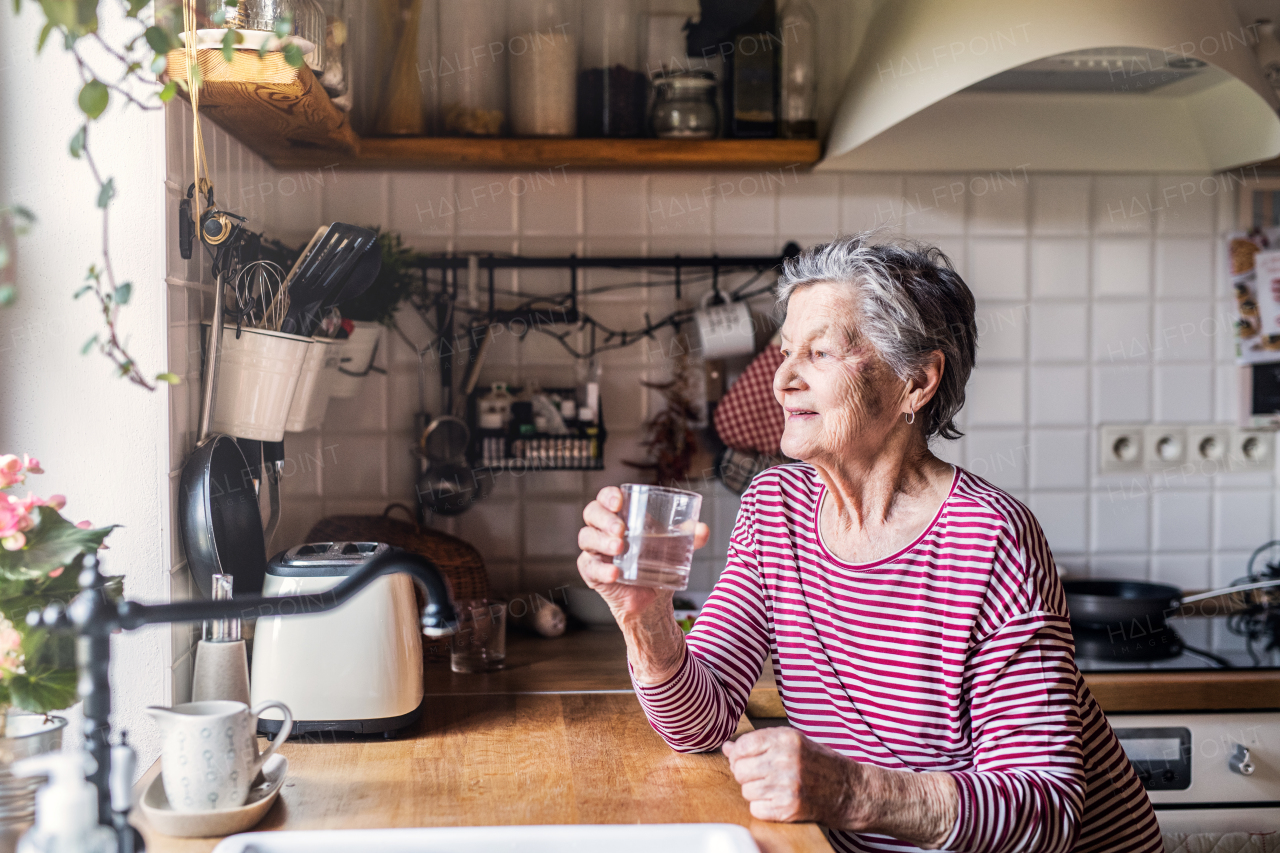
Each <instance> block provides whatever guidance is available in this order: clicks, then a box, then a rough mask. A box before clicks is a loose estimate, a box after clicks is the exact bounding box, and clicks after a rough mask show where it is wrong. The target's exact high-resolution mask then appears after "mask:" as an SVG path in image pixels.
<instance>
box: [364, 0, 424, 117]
mask: <svg viewBox="0 0 1280 853" xmlns="http://www.w3.org/2000/svg"><path fill="white" fill-rule="evenodd" d="M422 7H423V0H379V3H378V8H379V11H380V12H381V31H382V33H383V37H382V38H380V41H381V42H382V43H383V44H384V45H386V46H387V47H388V48H389V50H390V60H391V65H390V70H389V71H388V74H387V77H386V84H385V86H384V87H383V89H382V97H381V99H380V100H379V108H378V117H377V120H376V121H375V122H374V132H376V133H378V134H381V135H386V136H421V135H422V134H424V133H426V130H427V116H426V113H425V112H424V110H423V108H422V107H423V103H422V85H421V83H420V82H419V80H418V68H419V65H418V29H419V24H420V23H421V20H422Z"/></svg>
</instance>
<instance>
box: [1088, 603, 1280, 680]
mask: <svg viewBox="0 0 1280 853" xmlns="http://www.w3.org/2000/svg"><path fill="white" fill-rule="evenodd" d="M1271 630H1272V629H1271V627H1270V625H1269V624H1268V623H1267V622H1264V621H1260V620H1257V619H1252V620H1251V619H1247V618H1246V617H1244V616H1241V615H1235V616H1215V617H1205V616H1192V617H1182V616H1173V617H1170V618H1169V619H1167V620H1160V619H1143V620H1138V619H1135V620H1132V621H1131V622H1130V623H1129V624H1116V625H1112V626H1107V627H1105V628H1102V627H1098V628H1093V627H1084V626H1079V625H1073V626H1072V633H1074V635H1075V640H1076V665H1077V666H1079V667H1080V671H1081V672H1151V671H1160V672H1187V671H1196V670H1223V669H1250V670H1276V671H1277V673H1280V649H1268V648H1267V646H1268V645H1269V644H1270V642H1271V636H1272V634H1271ZM1250 636H1252V640H1250Z"/></svg>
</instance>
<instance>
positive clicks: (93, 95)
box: [78, 80, 111, 119]
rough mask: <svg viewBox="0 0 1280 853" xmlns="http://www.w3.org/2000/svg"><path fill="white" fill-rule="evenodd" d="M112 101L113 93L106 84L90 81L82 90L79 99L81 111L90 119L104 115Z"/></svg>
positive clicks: (99, 81)
mask: <svg viewBox="0 0 1280 853" xmlns="http://www.w3.org/2000/svg"><path fill="white" fill-rule="evenodd" d="M110 100H111V92H110V91H108V90H107V86H106V84H105V83H103V82H102V81H101V80H90V81H89V82H88V83H85V84H84V88H82V89H81V90H80V97H79V99H78V101H79V104H80V111H81V112H82V113H84V114H85V115H87V116H88V117H89V118H90V119H95V118H97V117H98V116H100V115H102V113H103V111H104V110H106V108H107V104H108V103H109V102H110Z"/></svg>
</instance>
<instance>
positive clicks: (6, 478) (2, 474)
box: [0, 453, 27, 489]
mask: <svg viewBox="0 0 1280 853" xmlns="http://www.w3.org/2000/svg"><path fill="white" fill-rule="evenodd" d="M22 467H23V466H22V460H21V459H19V458H18V457H16V456H14V455H13V454H12V453H10V454H7V455H5V456H0V489H7V488H9V487H10V486H13V485H16V484H18V483H21V482H23V481H25V480H26V479H27V478H26V476H24V475H23V473H22Z"/></svg>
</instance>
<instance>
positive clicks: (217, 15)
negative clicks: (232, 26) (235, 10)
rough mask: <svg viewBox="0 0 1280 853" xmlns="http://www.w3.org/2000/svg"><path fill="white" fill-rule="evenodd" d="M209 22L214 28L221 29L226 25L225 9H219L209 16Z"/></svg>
mask: <svg viewBox="0 0 1280 853" xmlns="http://www.w3.org/2000/svg"><path fill="white" fill-rule="evenodd" d="M209 20H210V21H212V22H213V25H214V26H215V27H221V26H224V25H225V24H226V23H227V10H226V8H225V7H224V8H222V9H219V10H218V11H216V12H214V13H213V14H212V15H210V16H209Z"/></svg>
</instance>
